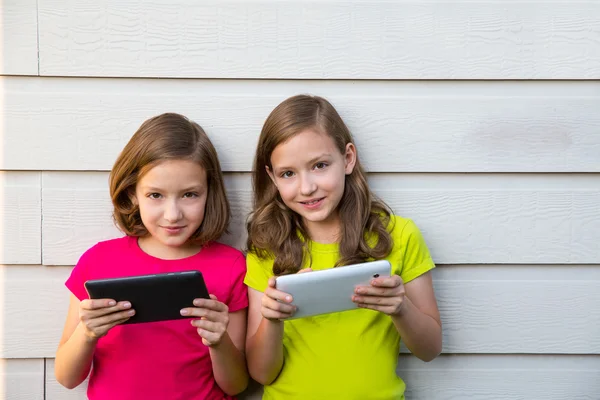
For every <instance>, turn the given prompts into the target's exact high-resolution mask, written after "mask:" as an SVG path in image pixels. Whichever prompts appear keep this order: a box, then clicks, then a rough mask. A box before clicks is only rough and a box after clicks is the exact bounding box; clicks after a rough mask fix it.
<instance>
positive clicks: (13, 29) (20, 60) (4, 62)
mask: <svg viewBox="0 0 600 400" xmlns="http://www.w3.org/2000/svg"><path fill="white" fill-rule="evenodd" d="M37 74H38V31H37V1H36V0H2V1H1V2H0V75H37ZM1 86H2V85H1V84H0V87H1Z"/></svg>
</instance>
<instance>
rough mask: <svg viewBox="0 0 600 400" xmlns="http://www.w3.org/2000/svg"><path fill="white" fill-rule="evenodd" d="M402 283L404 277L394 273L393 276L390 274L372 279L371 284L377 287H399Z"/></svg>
mask: <svg viewBox="0 0 600 400" xmlns="http://www.w3.org/2000/svg"><path fill="white" fill-rule="evenodd" d="M401 285H402V278H400V277H399V276H398V275H392V276H388V277H384V278H375V279H373V280H371V286H376V287H388V288H393V287H398V286H401Z"/></svg>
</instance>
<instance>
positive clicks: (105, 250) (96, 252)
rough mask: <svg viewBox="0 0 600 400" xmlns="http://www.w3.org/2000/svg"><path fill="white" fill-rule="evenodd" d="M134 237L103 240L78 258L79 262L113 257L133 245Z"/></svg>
mask: <svg viewBox="0 0 600 400" xmlns="http://www.w3.org/2000/svg"><path fill="white" fill-rule="evenodd" d="M135 240H136V238H135V237H132V236H123V237H120V238H116V239H109V240H103V241H101V242H98V243H96V244H95V245H93V246H92V247H90V248H89V249H88V250H87V251H86V252H85V253H83V255H82V256H81V258H80V262H81V261H93V260H97V259H103V258H105V257H107V256H114V254H115V253H116V252H123V251H126V250H128V249H130V248H131V247H132V245H134V244H135Z"/></svg>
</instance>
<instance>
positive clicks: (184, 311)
mask: <svg viewBox="0 0 600 400" xmlns="http://www.w3.org/2000/svg"><path fill="white" fill-rule="evenodd" d="M179 312H180V313H181V315H188V314H189V313H190V312H189V311H188V310H181V311H179Z"/></svg>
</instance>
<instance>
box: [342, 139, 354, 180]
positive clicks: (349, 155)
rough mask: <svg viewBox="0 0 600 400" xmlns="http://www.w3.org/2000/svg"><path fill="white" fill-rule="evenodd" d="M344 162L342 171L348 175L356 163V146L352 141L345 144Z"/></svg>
mask: <svg viewBox="0 0 600 400" xmlns="http://www.w3.org/2000/svg"><path fill="white" fill-rule="evenodd" d="M344 162H345V169H344V172H345V173H346V175H350V174H351V173H352V171H354V166H355V165H356V146H354V143H348V144H347V145H346V154H344Z"/></svg>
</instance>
